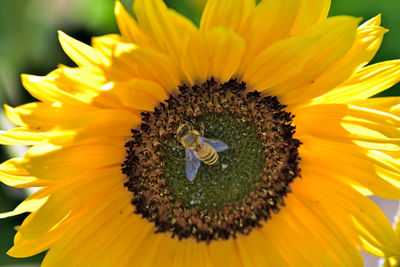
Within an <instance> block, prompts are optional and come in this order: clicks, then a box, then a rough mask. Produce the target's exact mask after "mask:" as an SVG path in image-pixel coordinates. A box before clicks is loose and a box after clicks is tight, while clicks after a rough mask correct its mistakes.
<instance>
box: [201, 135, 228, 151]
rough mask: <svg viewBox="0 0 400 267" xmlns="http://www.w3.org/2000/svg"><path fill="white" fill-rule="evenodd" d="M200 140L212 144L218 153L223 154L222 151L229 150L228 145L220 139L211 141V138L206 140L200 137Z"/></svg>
mask: <svg viewBox="0 0 400 267" xmlns="http://www.w3.org/2000/svg"><path fill="white" fill-rule="evenodd" d="M200 140H201V141H202V142H206V143H208V144H210V145H211V146H212V147H213V148H214V149H215V151H217V152H221V151H224V150H226V149H228V145H227V144H225V143H224V142H222V141H221V140H218V139H209V138H205V137H200Z"/></svg>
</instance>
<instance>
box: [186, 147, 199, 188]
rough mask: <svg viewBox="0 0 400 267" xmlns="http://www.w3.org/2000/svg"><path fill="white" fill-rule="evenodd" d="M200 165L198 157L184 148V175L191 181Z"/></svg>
mask: <svg viewBox="0 0 400 267" xmlns="http://www.w3.org/2000/svg"><path fill="white" fill-rule="evenodd" d="M199 167H200V159H199V158H198V157H197V155H196V153H195V152H194V151H193V150H191V149H186V176H187V178H188V179H189V181H191V182H193V180H194V178H195V177H196V173H197V171H198V170H199Z"/></svg>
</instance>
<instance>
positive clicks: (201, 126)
mask: <svg viewBox="0 0 400 267" xmlns="http://www.w3.org/2000/svg"><path fill="white" fill-rule="evenodd" d="M204 129H205V127H204V122H201V124H200V134H201V136H204Z"/></svg>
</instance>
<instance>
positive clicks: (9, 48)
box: [0, 0, 400, 266]
mask: <svg viewBox="0 0 400 267" xmlns="http://www.w3.org/2000/svg"><path fill="white" fill-rule="evenodd" d="M132 1H133V0H122V2H123V3H124V5H125V6H126V7H127V9H128V10H131V6H132ZM165 2H166V3H167V4H168V5H169V6H170V7H172V8H174V9H176V10H178V11H179V12H180V13H183V14H184V15H186V16H187V17H189V18H190V19H192V20H193V21H194V22H195V23H197V24H198V22H199V20H200V15H201V11H202V8H203V5H204V2H205V0H165ZM113 7H114V1H113V0H0V104H1V105H3V104H4V103H8V104H10V105H11V106H17V105H20V104H23V103H26V102H29V101H32V100H33V99H32V98H31V97H30V96H29V95H28V94H27V93H26V92H25V91H24V90H23V88H22V86H21V83H20V80H19V75H20V73H29V74H36V75H45V74H47V73H48V72H50V71H51V70H53V69H55V68H56V67H57V64H59V63H63V64H66V65H71V66H73V63H72V62H71V61H70V60H69V59H68V58H67V57H66V56H65V55H64V53H63V51H62V49H61V47H60V46H59V44H58V40H57V32H56V31H57V30H62V31H64V32H66V33H67V34H68V35H70V36H73V37H75V38H77V39H79V40H81V41H83V42H86V43H89V42H90V38H91V36H98V35H102V34H107V33H114V32H117V31H118V30H117V26H116V23H115V20H114V15H113ZM378 13H382V17H383V23H382V24H383V26H384V27H386V28H389V29H390V32H389V33H387V34H386V36H385V39H384V42H383V44H382V47H381V49H380V51H379V52H378V54H377V56H376V57H375V59H374V61H373V62H377V61H383V60H388V59H397V58H400V16H399V14H400V2H399V0H385V1H376V0H351V1H348V0H333V3H332V8H331V13H330V15H345V14H346V15H353V16H358V17H363V18H364V19H369V18H371V17H373V16H375V15H377V14H378ZM381 95H385V96H388V95H400V86H399V85H398V86H395V87H393V88H391V89H389V90H387V91H386V92H384V93H382V94H381ZM8 127H11V125H9V124H7V122H6V121H5V120H4V116H3V114H2V111H0V129H6V128H8ZM23 150H24V148H23V147H16V148H9V147H0V160H1V162H2V161H4V160H6V159H7V158H9V157H10V156H16V155H18V154H19V153H21V152H23ZM24 197H25V192H23V191H22V190H15V189H12V188H8V187H6V186H4V185H0V212H4V211H9V210H12V209H13V208H14V207H15V206H16V205H17V204H18V203H19V202H20V201H21V200H22V199H23V198H24ZM23 219H24V215H21V216H17V217H13V218H8V219H4V220H0V237H1V238H0V266H6V265H10V266H18V265H20V266H37V263H38V262H40V261H41V258H42V257H43V255H38V256H35V257H32V258H29V259H14V258H11V257H8V256H7V255H6V254H5V252H6V251H7V250H8V249H9V248H10V246H11V245H12V238H13V235H14V233H15V232H14V229H13V227H14V226H15V225H19V224H21V222H22V220H23Z"/></svg>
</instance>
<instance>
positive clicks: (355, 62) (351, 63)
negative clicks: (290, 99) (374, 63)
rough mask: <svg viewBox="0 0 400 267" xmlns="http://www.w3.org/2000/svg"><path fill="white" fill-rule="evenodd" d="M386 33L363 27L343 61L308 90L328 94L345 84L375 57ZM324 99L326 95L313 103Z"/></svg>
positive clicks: (376, 28) (380, 28) (379, 29)
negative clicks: (329, 91) (332, 89)
mask: <svg viewBox="0 0 400 267" xmlns="http://www.w3.org/2000/svg"><path fill="white" fill-rule="evenodd" d="M386 32H387V30H386V29H384V28H382V27H379V26H371V27H365V26H361V27H360V28H359V29H358V31H357V36H356V40H355V41H354V44H353V47H352V48H351V49H350V50H349V51H348V52H347V54H346V55H345V56H344V57H343V58H342V59H340V60H339V61H337V62H336V63H335V64H334V65H333V66H332V67H330V68H329V69H328V70H327V71H326V72H324V73H323V74H321V76H319V77H318V78H317V79H315V82H314V83H312V84H311V85H310V86H309V88H308V89H307V90H310V91H318V90H320V91H322V92H324V91H325V92H326V91H328V90H330V89H331V88H334V87H335V86H337V85H339V84H341V83H343V82H344V81H345V80H346V79H348V78H349V77H350V76H351V75H353V74H354V72H356V71H357V70H358V69H359V68H361V67H363V66H364V65H366V64H367V63H368V62H369V61H370V60H371V59H372V58H373V57H374V56H375V54H376V52H377V51H378V49H379V46H380V44H381V42H382V38H383V35H384V33H386ZM328 94H329V93H328ZM324 99H325V95H322V96H320V97H318V98H316V99H313V100H312V102H313V103H323V101H324Z"/></svg>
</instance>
